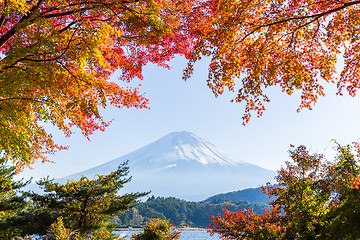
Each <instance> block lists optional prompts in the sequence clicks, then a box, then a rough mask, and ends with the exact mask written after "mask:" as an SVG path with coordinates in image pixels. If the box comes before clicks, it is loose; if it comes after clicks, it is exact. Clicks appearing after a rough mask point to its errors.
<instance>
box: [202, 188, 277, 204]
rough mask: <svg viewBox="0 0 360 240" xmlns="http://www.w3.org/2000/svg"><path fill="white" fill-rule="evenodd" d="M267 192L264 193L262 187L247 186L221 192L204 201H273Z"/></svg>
mask: <svg viewBox="0 0 360 240" xmlns="http://www.w3.org/2000/svg"><path fill="white" fill-rule="evenodd" d="M271 200H272V199H270V198H269V197H268V196H267V195H266V194H264V193H262V192H261V190H260V188H247V189H244V190H239V191H233V192H228V193H221V194H217V195H214V196H212V197H209V198H207V199H206V200H205V201H204V202H207V203H210V202H213V203H215V202H223V201H249V202H251V203H264V204H266V203H267V202H269V201H271Z"/></svg>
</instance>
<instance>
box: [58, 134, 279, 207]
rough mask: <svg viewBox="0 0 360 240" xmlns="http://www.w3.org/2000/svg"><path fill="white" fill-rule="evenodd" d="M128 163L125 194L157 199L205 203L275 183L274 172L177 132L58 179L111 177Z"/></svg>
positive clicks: (201, 140)
mask: <svg viewBox="0 0 360 240" xmlns="http://www.w3.org/2000/svg"><path fill="white" fill-rule="evenodd" d="M127 160H128V161H129V167H130V175H131V176H132V181H131V182H130V183H128V184H126V185H125V187H124V191H126V192H129V191H133V192H134V191H149V190H151V191H152V194H153V195H155V196H164V197H167V196H172V197H178V198H183V199H186V200H203V199H205V198H206V197H208V196H211V195H215V194H217V193H219V192H227V191H234V190H239V189H243V188H245V187H257V186H259V185H261V184H265V183H266V182H267V181H272V180H273V177H274V176H275V172H273V171H270V170H266V169H263V168H260V167H258V166H256V165H252V164H249V163H246V162H243V161H241V160H239V159H237V158H235V157H232V156H230V155H227V154H225V153H224V152H222V151H221V150H219V149H218V148H216V147H215V146H214V145H213V144H211V143H209V142H207V141H205V140H203V139H201V138H199V137H197V136H196V135H194V134H192V133H189V132H175V133H170V134H168V135H166V136H165V137H163V138H161V139H159V140H157V141H155V142H153V143H151V144H149V145H147V146H145V147H142V148H140V149H138V150H136V151H134V152H131V153H129V154H126V155H124V156H122V157H119V158H117V159H114V160H112V161H109V162H107V163H105V164H102V165H100V166H98V167H95V168H91V169H88V170H86V171H83V172H79V173H76V174H73V175H70V176H68V177H65V178H62V179H58V180H57V181H58V182H65V181H66V180H68V179H79V178H80V177H81V176H82V175H84V176H87V177H90V178H92V177H94V176H95V175H96V174H108V173H110V172H111V171H114V170H115V169H117V167H118V165H120V164H121V163H122V162H124V161H127Z"/></svg>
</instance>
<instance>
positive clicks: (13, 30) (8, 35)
mask: <svg viewBox="0 0 360 240" xmlns="http://www.w3.org/2000/svg"><path fill="white" fill-rule="evenodd" d="M43 2H45V0H39V1H38V3H37V4H36V5H34V6H33V7H32V8H31V9H30V11H29V13H28V14H27V15H24V16H22V18H21V19H20V20H19V22H18V23H16V24H15V25H14V26H13V27H12V28H11V29H10V30H9V31H8V32H6V33H5V34H4V35H3V36H2V37H1V38H0V48H1V47H3V46H4V44H5V43H6V42H7V41H9V40H10V39H11V38H12V37H13V36H14V35H15V34H16V32H17V27H18V26H19V25H20V23H22V22H24V21H26V20H29V19H30V18H31V17H32V16H33V15H34V13H35V11H36V10H38V9H39V7H40V5H41V4H43Z"/></svg>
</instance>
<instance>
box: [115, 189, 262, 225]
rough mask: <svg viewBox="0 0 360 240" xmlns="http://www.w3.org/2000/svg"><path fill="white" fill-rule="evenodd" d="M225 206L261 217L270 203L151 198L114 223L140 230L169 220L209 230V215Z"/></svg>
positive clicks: (215, 213)
mask: <svg viewBox="0 0 360 240" xmlns="http://www.w3.org/2000/svg"><path fill="white" fill-rule="evenodd" d="M224 206H225V207H226V208H227V209H229V210H230V211H234V212H235V211H237V210H239V209H242V210H243V209H249V208H251V209H253V211H254V212H256V213H259V214H260V213H262V212H263V209H266V208H268V205H267V204H263V203H250V202H248V201H221V200H214V201H212V202H188V201H184V200H181V199H177V198H174V197H167V198H164V197H154V196H152V197H150V198H149V199H148V200H147V201H146V202H143V203H140V204H139V205H137V206H136V208H134V209H132V210H130V211H127V212H125V213H124V214H122V215H121V216H118V217H116V218H115V219H113V220H112V222H113V223H115V224H117V226H118V227H128V226H131V227H140V226H143V225H144V224H145V223H146V222H147V221H150V220H152V219H155V218H160V219H170V221H171V223H172V224H173V225H175V226H176V227H207V226H208V225H209V224H210V216H211V215H214V216H215V215H217V213H218V212H222V208H223V207H224Z"/></svg>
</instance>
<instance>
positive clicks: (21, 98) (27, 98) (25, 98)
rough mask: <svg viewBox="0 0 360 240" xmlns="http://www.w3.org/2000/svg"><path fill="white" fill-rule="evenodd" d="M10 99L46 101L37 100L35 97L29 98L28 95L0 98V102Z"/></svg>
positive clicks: (44, 101)
mask: <svg viewBox="0 0 360 240" xmlns="http://www.w3.org/2000/svg"><path fill="white" fill-rule="evenodd" d="M12 100H26V101H33V102H38V103H46V102H47V101H46V100H39V99H36V98H30V97H10V98H1V99H0V102H4V101H12Z"/></svg>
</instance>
